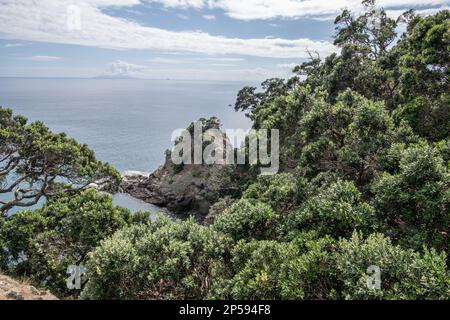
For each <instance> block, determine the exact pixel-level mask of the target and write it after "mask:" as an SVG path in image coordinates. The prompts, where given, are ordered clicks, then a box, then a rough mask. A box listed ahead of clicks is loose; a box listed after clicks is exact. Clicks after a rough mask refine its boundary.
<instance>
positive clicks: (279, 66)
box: [277, 63, 299, 70]
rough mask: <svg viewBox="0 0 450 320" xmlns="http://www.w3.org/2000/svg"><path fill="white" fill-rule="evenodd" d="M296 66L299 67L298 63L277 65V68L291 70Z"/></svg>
mask: <svg viewBox="0 0 450 320" xmlns="http://www.w3.org/2000/svg"><path fill="white" fill-rule="evenodd" d="M298 65H299V63H280V64H277V68H280V69H289V70H292V69H294V68H295V67H296V66H298Z"/></svg>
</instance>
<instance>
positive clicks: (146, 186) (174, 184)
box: [122, 153, 226, 216]
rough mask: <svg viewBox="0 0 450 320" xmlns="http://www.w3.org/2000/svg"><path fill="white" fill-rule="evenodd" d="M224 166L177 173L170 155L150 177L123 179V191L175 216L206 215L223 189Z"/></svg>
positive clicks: (197, 167) (196, 167) (191, 167)
mask: <svg viewBox="0 0 450 320" xmlns="http://www.w3.org/2000/svg"><path fill="white" fill-rule="evenodd" d="M225 169H226V168H225V167H224V166H205V165H184V166H183V167H182V169H180V171H177V166H175V165H174V164H173V162H172V160H171V158H170V154H169V153H168V154H167V156H166V161H165V163H164V165H163V166H161V167H160V168H159V169H158V170H156V171H155V172H153V173H152V174H150V175H148V176H147V175H141V174H137V173H135V174H131V175H126V176H124V177H123V182H122V189H123V191H124V192H126V193H128V194H130V195H131V196H133V197H135V198H138V199H141V200H143V201H145V202H148V203H151V204H154V205H157V206H160V207H164V208H168V209H169V210H170V211H172V212H173V213H177V214H183V213H188V212H190V213H195V214H199V215H201V216H206V215H207V214H208V212H209V208H210V206H211V205H212V203H213V202H214V201H215V200H216V199H215V194H217V192H218V190H220V189H221V187H222V185H223V181H222V178H221V176H222V175H223V174H224V170H225Z"/></svg>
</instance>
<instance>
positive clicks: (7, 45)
mask: <svg viewBox="0 0 450 320" xmlns="http://www.w3.org/2000/svg"><path fill="white" fill-rule="evenodd" d="M23 46H25V44H24V43H7V44H5V45H4V46H3V47H4V48H17V47H23Z"/></svg>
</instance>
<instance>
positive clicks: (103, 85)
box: [0, 78, 254, 213]
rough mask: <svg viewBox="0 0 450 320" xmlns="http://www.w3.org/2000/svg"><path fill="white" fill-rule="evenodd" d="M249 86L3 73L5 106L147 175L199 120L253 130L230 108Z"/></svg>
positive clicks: (121, 197) (0, 87)
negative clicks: (177, 133) (177, 134)
mask: <svg viewBox="0 0 450 320" xmlns="http://www.w3.org/2000/svg"><path fill="white" fill-rule="evenodd" d="M245 85H249V83H240V82H217V81H178V80H139V79H48V78H45V79H43V78H33V79H27V78H0V106H2V107H6V108H10V109H12V110H13V111H14V112H15V113H16V114H21V115H23V116H26V117H27V118H28V119H29V120H30V121H38V120H39V121H43V122H44V123H45V124H46V125H47V126H48V127H49V128H50V129H52V130H53V131H55V132H65V133H67V134H68V135H69V136H71V137H73V138H75V139H77V140H78V141H79V142H81V143H85V144H87V145H88V146H89V147H90V148H91V149H92V150H94V151H95V153H96V156H97V158H98V159H100V160H102V161H106V162H109V163H110V164H112V165H113V166H114V167H116V168H117V169H118V170H119V171H120V172H122V173H126V172H127V171H139V172H145V173H147V172H152V171H154V170H155V169H157V168H158V167H159V166H160V165H161V164H163V162H164V152H165V150H167V149H170V148H171V147H172V142H171V136H172V132H173V131H174V130H176V129H180V128H186V127H187V126H188V125H189V124H190V123H191V122H192V121H194V120H197V119H199V118H201V117H203V118H208V117H212V116H215V117H217V118H219V119H220V120H221V122H222V124H223V126H224V128H230V129H238V128H242V129H244V130H247V129H249V128H250V121H249V119H247V118H245V116H244V115H243V114H242V113H236V112H235V111H234V110H233V108H232V107H230V106H229V105H230V104H231V105H234V102H235V99H236V94H237V92H238V91H239V90H240V89H241V88H242V87H243V86H245ZM250 85H254V84H250ZM114 203H115V204H117V205H121V206H124V207H128V208H129V209H130V210H132V211H137V210H146V211H150V212H152V213H155V212H159V211H162V210H161V209H160V208H158V207H155V206H153V205H150V204H147V203H144V202H142V201H140V200H137V199H134V198H131V197H130V196H128V195H125V194H118V195H115V196H114Z"/></svg>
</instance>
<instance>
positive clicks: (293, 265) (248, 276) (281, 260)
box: [215, 239, 331, 299]
mask: <svg viewBox="0 0 450 320" xmlns="http://www.w3.org/2000/svg"><path fill="white" fill-rule="evenodd" d="M329 245H330V240H326V239H321V240H314V241H308V242H307V244H306V245H305V247H304V251H303V250H301V249H300V248H299V247H298V246H297V245H296V244H295V243H282V242H277V241H252V242H249V243H246V242H244V241H241V242H239V243H237V245H236V246H235V247H234V248H233V250H232V261H231V267H230V269H231V274H232V275H231V276H230V278H228V279H227V280H224V281H221V282H218V283H219V284H220V285H221V287H220V288H218V287H216V288H215V292H216V293H219V296H221V297H226V298H229V299H230V298H231V299H304V298H309V299H313V298H325V297H326V296H327V295H328V290H329V289H330V285H331V281H330V278H329V277H328V275H329V274H330V273H329V271H328V267H329V256H330V255H329V253H328V252H327V250H328V249H327V247H329Z"/></svg>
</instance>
